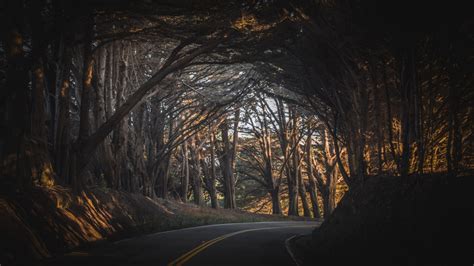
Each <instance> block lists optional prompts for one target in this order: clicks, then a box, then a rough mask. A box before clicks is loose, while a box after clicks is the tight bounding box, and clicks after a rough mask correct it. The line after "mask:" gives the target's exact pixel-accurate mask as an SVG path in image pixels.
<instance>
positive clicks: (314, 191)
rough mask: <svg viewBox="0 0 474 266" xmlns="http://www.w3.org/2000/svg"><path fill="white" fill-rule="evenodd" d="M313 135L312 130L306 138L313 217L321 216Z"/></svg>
mask: <svg viewBox="0 0 474 266" xmlns="http://www.w3.org/2000/svg"><path fill="white" fill-rule="evenodd" d="M311 135H312V134H311V132H309V133H308V137H307V138H306V167H307V169H308V170H307V172H308V181H309V196H310V199H311V207H312V209H313V217H314V218H321V213H320V211H319V204H318V188H317V186H316V179H315V177H314V174H315V173H314V169H313V146H312V144H313V143H312V138H311Z"/></svg>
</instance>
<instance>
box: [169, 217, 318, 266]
mask: <svg viewBox="0 0 474 266" xmlns="http://www.w3.org/2000/svg"><path fill="white" fill-rule="evenodd" d="M290 227H309V225H304V226H290ZM311 227H314V226H311ZM281 228H284V227H263V228H254V229H246V230H242V231H237V232H233V233H229V234H225V235H222V236H220V237H217V238H214V239H211V240H209V241H206V242H204V243H202V244H201V245H199V246H197V247H195V248H193V249H192V250H190V251H189V252H187V253H185V254H183V255H181V256H180V257H179V258H177V259H175V260H174V261H172V262H170V263H168V266H181V265H183V264H184V263H185V262H187V261H189V260H190V259H191V258H192V257H194V256H196V255H197V254H198V253H199V252H201V251H203V250H204V249H206V248H208V247H210V246H212V245H214V244H215V243H217V242H220V241H222V240H224V239H226V238H229V237H231V236H235V235H238V234H243V233H247V232H252V231H259V230H270V229H281Z"/></svg>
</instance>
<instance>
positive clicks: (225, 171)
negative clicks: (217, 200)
mask: <svg viewBox="0 0 474 266" xmlns="http://www.w3.org/2000/svg"><path fill="white" fill-rule="evenodd" d="M227 123H228V122H227V121H226V120H225V121H224V122H222V123H221V124H220V126H219V128H220V130H221V134H222V141H223V144H224V145H223V151H222V153H223V154H222V156H221V157H222V176H223V177H224V207H225V208H227V209H235V208H236V202H235V187H234V186H235V182H234V173H233V171H232V153H233V149H232V148H231V144H230V140H229V126H228V124H227Z"/></svg>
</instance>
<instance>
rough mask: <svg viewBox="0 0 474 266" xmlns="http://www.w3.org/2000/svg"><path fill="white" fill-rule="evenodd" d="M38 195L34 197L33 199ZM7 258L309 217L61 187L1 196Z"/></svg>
mask: <svg viewBox="0 0 474 266" xmlns="http://www.w3.org/2000/svg"><path fill="white" fill-rule="evenodd" d="M33 199H34V200H33ZM0 200H1V201H0V203H1V204H0V223H1V226H0V228H2V231H3V230H8V232H0V233H1V235H2V238H1V240H0V247H1V250H2V253H1V254H0V259H1V261H3V262H5V263H8V262H15V263H18V262H19V260H25V259H27V260H31V259H41V258H44V257H49V256H51V255H52V254H54V253H61V252H65V251H67V250H70V249H72V248H75V247H78V246H81V245H86V244H90V243H94V242H98V241H99V242H100V241H102V240H118V239H121V238H124V237H130V236H135V235H139V234H145V233H151V232H157V231H166V230H171V229H178V228H185V227H191V226H199V225H206V224H218V223H235V222H260V221H278V220H288V219H297V220H301V219H304V218H300V217H293V218H288V217H283V216H275V215H262V214H252V213H248V212H244V211H240V210H224V209H218V210H216V209H212V208H208V207H198V206H195V205H193V204H185V203H180V202H176V201H169V200H161V199H156V200H152V199H150V198H147V197H144V196H142V195H138V194H129V193H124V192H120V191H114V190H104V189H97V188H95V189H91V190H89V191H87V192H83V193H81V194H80V195H73V194H72V193H71V192H70V191H69V190H68V189H65V188H63V187H60V186H55V187H51V188H35V189H34V190H33V191H32V192H31V193H30V194H28V195H25V196H24V197H16V198H14V199H13V198H3V199H1V198H0Z"/></svg>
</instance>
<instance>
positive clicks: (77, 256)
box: [47, 222, 319, 266]
mask: <svg viewBox="0 0 474 266" xmlns="http://www.w3.org/2000/svg"><path fill="white" fill-rule="evenodd" d="M318 225H319V223H318V222H260V223H233V224H219V225H207V226H199V227H192V228H186V229H179V230H173V231H167V232H160V233H155V234H150V235H145V236H140V237H136V238H132V239H125V240H121V241H117V242H114V243H112V244H110V245H105V246H103V247H100V248H95V249H91V250H84V251H75V252H72V253H70V254H66V255H65V256H64V257H61V258H57V259H54V260H51V261H49V262H48V263H47V265H101V266H104V265H114V266H116V265H153V266H159V265H176V266H178V265H244V266H249V265H273V266H274V265H294V263H293V261H292V259H291V257H290V255H289V254H288V253H287V251H286V248H285V240H286V239H288V238H289V237H292V236H294V235H299V234H309V233H311V231H312V230H313V229H314V228H315V227H316V226H318Z"/></svg>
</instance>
